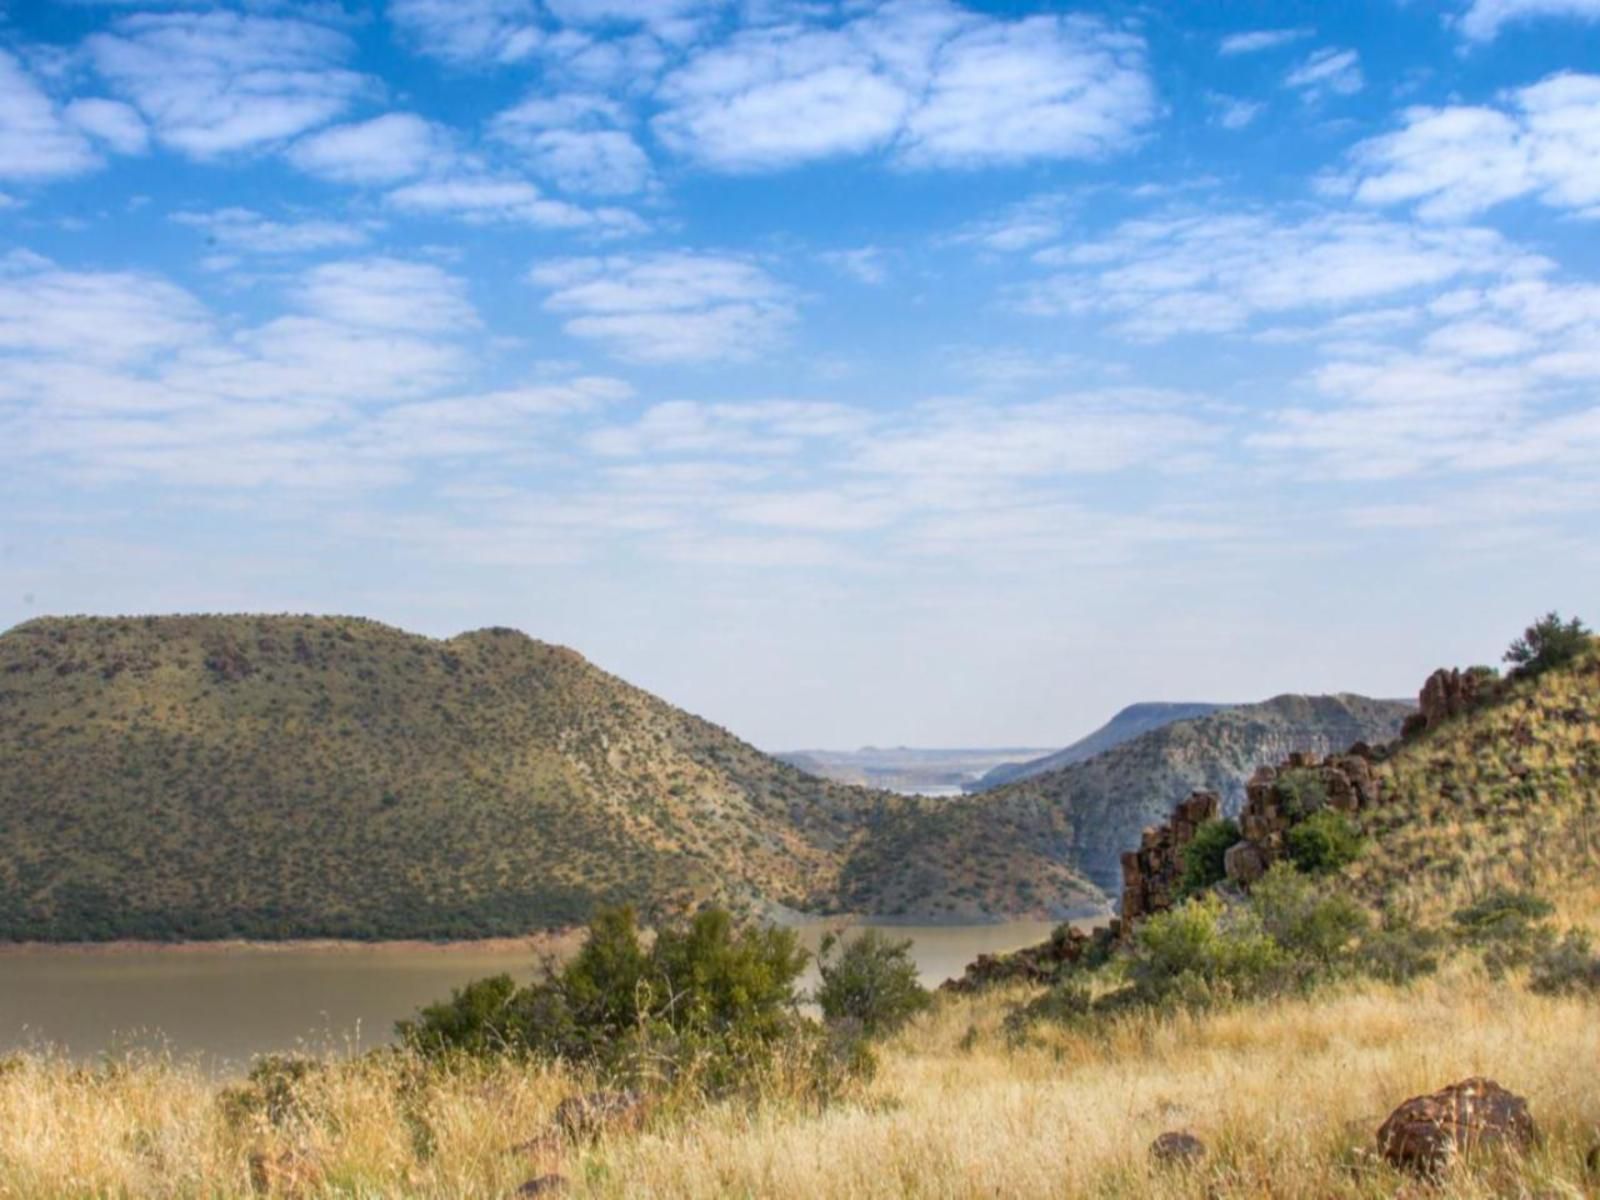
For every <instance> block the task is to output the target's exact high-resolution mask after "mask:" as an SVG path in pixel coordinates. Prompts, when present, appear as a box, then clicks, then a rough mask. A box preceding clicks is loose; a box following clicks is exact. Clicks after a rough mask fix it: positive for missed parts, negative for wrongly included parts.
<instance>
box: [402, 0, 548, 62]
mask: <svg viewBox="0 0 1600 1200" xmlns="http://www.w3.org/2000/svg"><path fill="white" fill-rule="evenodd" d="M388 12H389V19H390V20H391V21H393V22H394V23H395V24H396V25H397V26H399V28H400V29H401V31H402V32H403V33H405V35H406V36H407V37H408V38H409V39H410V41H411V42H412V44H413V45H414V46H415V47H416V48H417V49H418V50H419V51H420V52H421V53H423V54H429V55H433V56H434V57H437V58H443V59H446V60H448V61H451V62H457V63H466V62H473V61H479V60H487V61H491V62H516V61H518V60H520V59H524V58H527V57H528V56H529V55H530V54H532V53H533V52H534V51H535V50H537V49H538V48H539V46H540V44H541V42H542V41H543V40H544V38H543V34H542V33H541V32H540V30H539V27H538V17H539V8H538V5H537V4H535V3H534V2H533V0H389V6H388Z"/></svg>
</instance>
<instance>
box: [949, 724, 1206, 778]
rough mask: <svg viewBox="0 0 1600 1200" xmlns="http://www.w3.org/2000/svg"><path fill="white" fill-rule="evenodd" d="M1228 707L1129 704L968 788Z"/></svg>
mask: <svg viewBox="0 0 1600 1200" xmlns="http://www.w3.org/2000/svg"><path fill="white" fill-rule="evenodd" d="M1227 707H1228V705H1226V704H1204V703H1181V702H1178V703H1167V702H1161V701H1147V702H1145V703H1143V704H1130V705H1128V707H1127V708H1125V709H1123V710H1122V711H1121V712H1119V713H1118V714H1117V715H1116V716H1114V717H1112V718H1111V720H1109V721H1107V722H1106V723H1105V724H1104V725H1102V726H1100V728H1099V729H1096V730H1095V731H1094V732H1093V733H1091V734H1089V735H1088V736H1087V737H1083V738H1079V739H1078V740H1077V741H1075V742H1073V743H1072V745H1070V746H1067V747H1065V748H1064V749H1061V750H1057V751H1056V752H1055V753H1053V754H1045V755H1042V756H1040V757H1037V758H1032V759H1023V760H1021V761H1012V762H1006V763H1001V764H1000V765H999V766H997V767H995V768H993V769H992V770H990V771H988V772H986V773H985V774H984V775H983V777H982V778H980V779H979V780H978V781H977V782H976V783H974V784H972V785H971V786H969V788H968V789H967V790H968V791H973V792H983V791H988V790H989V789H990V788H997V787H999V786H1000V785H1001V784H1006V783H1014V782H1015V781H1016V780H1018V779H1028V778H1030V777H1032V776H1034V775H1043V774H1044V773H1045V772H1046V771H1054V770H1056V769H1057V768H1059V767H1067V766H1071V765H1072V764H1073V763H1077V762H1082V761H1083V760H1084V759H1086V758H1093V757H1094V756H1095V755H1096V754H1103V753H1104V752H1105V751H1107V750H1110V749H1111V748H1112V747H1113V746H1120V745H1122V743H1123V742H1126V741H1131V740H1132V739H1133V738H1136V737H1138V736H1139V735H1140V734H1143V733H1149V732H1150V731H1151V730H1152V729H1160V728H1161V727H1162V726H1163V725H1170V724H1172V723H1173V722H1174V721H1183V720H1187V719H1188V718H1190V717H1203V716H1205V715H1206V714H1207V713H1212V712H1216V711H1217V710H1218V709H1219V708H1227Z"/></svg>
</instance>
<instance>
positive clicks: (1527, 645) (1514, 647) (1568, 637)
mask: <svg viewBox="0 0 1600 1200" xmlns="http://www.w3.org/2000/svg"><path fill="white" fill-rule="evenodd" d="M1590 636H1591V635H1590V633H1589V630H1588V629H1587V628H1586V627H1585V626H1584V623H1583V622H1582V621H1580V620H1579V619H1578V618H1577V617H1573V618H1572V619H1571V620H1570V621H1563V620H1562V619H1561V614H1560V613H1557V612H1549V613H1546V614H1545V615H1544V617H1543V618H1542V619H1540V620H1538V621H1535V622H1534V623H1533V624H1532V625H1530V626H1528V628H1527V629H1525V630H1523V633H1522V636H1521V637H1519V638H1518V639H1517V640H1516V641H1514V642H1512V643H1511V647H1510V649H1508V650H1507V651H1506V654H1505V661H1506V662H1508V663H1510V664H1511V665H1512V668H1513V672H1514V673H1515V674H1517V675H1538V674H1540V673H1542V672H1544V671H1548V670H1549V669H1550V668H1551V667H1559V666H1561V665H1562V664H1563V663H1569V662H1571V661H1572V660H1573V659H1574V658H1576V657H1578V655H1579V654H1581V653H1582V652H1583V651H1584V649H1585V648H1586V647H1587V646H1588V645H1589V638H1590Z"/></svg>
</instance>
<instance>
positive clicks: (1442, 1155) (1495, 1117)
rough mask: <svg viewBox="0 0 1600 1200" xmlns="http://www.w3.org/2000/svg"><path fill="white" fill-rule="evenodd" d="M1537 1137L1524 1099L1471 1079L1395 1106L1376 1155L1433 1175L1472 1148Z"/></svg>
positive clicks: (1521, 1143) (1522, 1143)
mask: <svg viewBox="0 0 1600 1200" xmlns="http://www.w3.org/2000/svg"><path fill="white" fill-rule="evenodd" d="M1538 1139H1539V1130H1538V1127H1537V1126H1535V1125H1534V1123H1533V1116H1532V1115H1531V1114H1530V1113H1529V1112H1528V1102H1527V1101H1526V1100H1524V1099H1523V1098H1522V1097H1521V1096H1518V1095H1515V1094H1514V1093H1512V1092H1509V1091H1507V1090H1506V1089H1505V1088H1503V1087H1501V1086H1500V1085H1499V1084H1498V1083H1496V1082H1495V1081H1494V1080H1492V1079H1483V1078H1479V1077H1474V1078H1472V1079H1466V1080H1463V1081H1462V1082H1460V1083H1455V1084H1451V1085H1450V1086H1449V1087H1447V1088H1442V1089H1441V1090H1439V1091H1437V1092H1434V1093H1433V1094H1432V1095H1429V1096H1413V1097H1412V1098H1411V1099H1410V1100H1407V1101H1406V1102H1405V1103H1404V1104H1402V1105H1401V1106H1400V1107H1399V1108H1397V1109H1395V1110H1394V1112H1392V1113H1390V1114H1389V1119H1388V1120H1386V1121H1385V1122H1384V1123H1383V1125H1382V1126H1381V1127H1380V1128H1379V1130H1378V1153H1380V1154H1382V1155H1383V1157H1384V1158H1385V1159H1386V1160H1387V1161H1388V1162H1389V1164H1390V1165H1391V1166H1395V1167H1398V1168H1400V1169H1402V1170H1409V1171H1415V1172H1417V1173H1419V1174H1423V1175H1437V1174H1438V1173H1440V1172H1441V1171H1444V1170H1445V1169H1447V1168H1448V1167H1449V1166H1450V1164H1451V1163H1452V1162H1454V1161H1455V1160H1456V1159H1457V1158H1458V1157H1460V1156H1465V1155H1469V1154H1471V1153H1473V1152H1474V1151H1476V1150H1479V1149H1490V1148H1494V1149H1508V1150H1526V1149H1527V1148H1528V1147H1530V1146H1532V1145H1533V1144H1534V1143H1535V1142H1537V1141H1538Z"/></svg>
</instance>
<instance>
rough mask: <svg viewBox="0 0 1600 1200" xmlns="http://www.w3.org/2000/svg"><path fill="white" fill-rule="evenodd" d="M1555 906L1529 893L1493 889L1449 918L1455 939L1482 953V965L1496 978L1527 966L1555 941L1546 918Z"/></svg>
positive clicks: (1509, 889)
mask: <svg viewBox="0 0 1600 1200" xmlns="http://www.w3.org/2000/svg"><path fill="white" fill-rule="evenodd" d="M1554 913H1555V906H1554V905H1552V904H1551V903H1550V902H1549V901H1548V900H1545V899H1543V898H1542V897H1540V896H1536V895H1534V894H1533V893H1532V892H1524V891H1517V890H1516V889H1513V888H1504V887H1502V888H1496V889H1494V890H1493V891H1491V892H1489V893H1488V894H1487V895H1485V896H1484V897H1483V898H1482V899H1480V900H1477V901H1475V902H1473V903H1472V904H1469V905H1467V906H1466V907H1465V908H1461V909H1457V910H1456V911H1455V913H1453V914H1452V915H1451V918H1450V919H1451V923H1452V925H1453V926H1454V929H1455V932H1456V936H1457V937H1459V938H1460V939H1461V941H1462V942H1463V943H1465V944H1466V945H1468V946H1472V947H1475V948H1476V949H1478V950H1480V951H1482V953H1483V962H1484V965H1485V966H1486V967H1488V968H1489V973H1490V974H1491V975H1494V976H1496V977H1498V976H1500V975H1503V974H1504V973H1505V972H1506V971H1508V970H1511V969H1514V968H1516V967H1524V966H1527V965H1528V964H1529V963H1530V962H1532V961H1533V960H1534V959H1535V958H1537V957H1538V956H1539V955H1541V954H1543V953H1544V952H1545V951H1547V950H1549V949H1550V948H1551V947H1552V946H1553V945H1554V944H1555V940H1556V935H1555V930H1553V929H1552V928H1550V925H1549V923H1548V922H1549V919H1550V917H1551V916H1552V915H1553V914H1554Z"/></svg>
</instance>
